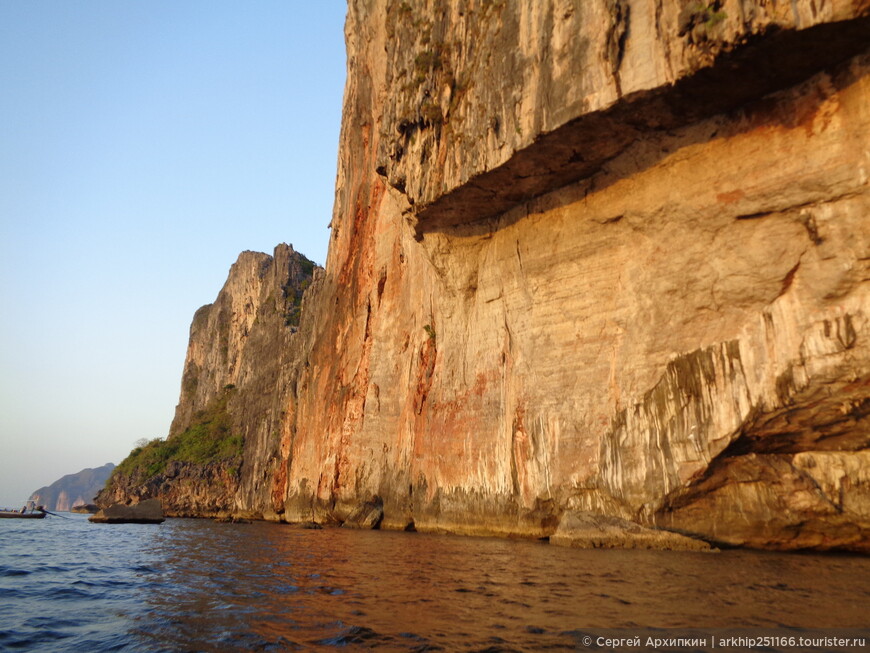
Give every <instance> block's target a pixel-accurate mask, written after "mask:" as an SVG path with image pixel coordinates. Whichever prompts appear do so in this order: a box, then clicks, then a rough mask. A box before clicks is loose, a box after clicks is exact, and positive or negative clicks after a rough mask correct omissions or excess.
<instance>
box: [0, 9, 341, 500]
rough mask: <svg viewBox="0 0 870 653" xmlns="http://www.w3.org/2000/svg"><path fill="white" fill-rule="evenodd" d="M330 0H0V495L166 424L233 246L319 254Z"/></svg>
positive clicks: (334, 85) (8, 496) (113, 457)
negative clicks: (286, 246) (194, 326)
mask: <svg viewBox="0 0 870 653" xmlns="http://www.w3.org/2000/svg"><path fill="white" fill-rule="evenodd" d="M345 13H346V6H345V3H344V2H342V1H341V0H329V1H328V2H316V3H315V2H302V1H299V2H295V1H290V0H245V1H244V2H239V1H232V2H230V1H228V0H185V1H184V2H179V1H178V0H147V1H145V0H124V1H119V0H87V1H85V0H80V1H76V0H0V306H2V317H0V343H2V344H0V448H2V450H0V506H2V505H11V506H16V505H21V504H22V502H23V501H24V500H25V499H26V498H27V496H29V494H30V493H31V492H32V491H33V490H36V489H37V488H39V487H40V486H43V485H47V484H49V483H51V482H53V481H55V480H57V479H58V478H60V477H61V476H63V475H65V474H70V473H75V472H78V471H79V470H81V469H83V468H85V467H97V466H100V465H103V464H104V463H106V462H114V463H118V462H120V460H121V459H122V458H123V457H124V456H126V454H127V453H128V452H129V451H130V449H131V448H132V447H133V446H134V443H135V441H136V440H138V439H139V438H143V437H146V438H153V437H157V436H165V435H166V432H167V431H168V429H169V423H170V421H171V419H172V415H173V412H174V408H175V404H176V403H177V401H178V392H179V387H180V381H181V370H182V365H183V362H184V354H185V349H186V346H187V335H188V328H189V325H190V320H191V318H192V317H193V313H194V311H195V310H196V309H197V308H198V307H199V306H201V305H203V304H207V303H209V302H211V301H213V300H214V298H215V296H216V295H217V293H218V291H219V290H220V288H221V286H222V284H223V282H224V280H225V279H226V275H227V271H228V269H229V267H230V265H231V264H232V263H233V261H234V260H235V259H236V256H237V255H238V254H239V252H241V251H242V250H246V249H252V250H257V251H266V252H270V253H271V251H272V249H273V248H274V246H275V245H276V244H278V243H280V242H287V243H292V244H293V245H294V247H295V248H296V250H297V251H300V252H302V253H304V254H306V255H307V256H308V257H309V258H311V259H314V260H315V261H317V262H318V263H321V264H322V263H323V262H324V261H325V258H326V246H327V243H328V239H329V230H328V228H327V225H328V224H329V220H330V217H331V211H332V203H333V198H334V185H335V171H336V160H337V147H338V132H339V126H340V119H341V99H342V92H343V88H344V79H345V51H344V32H343V26H344V16H345Z"/></svg>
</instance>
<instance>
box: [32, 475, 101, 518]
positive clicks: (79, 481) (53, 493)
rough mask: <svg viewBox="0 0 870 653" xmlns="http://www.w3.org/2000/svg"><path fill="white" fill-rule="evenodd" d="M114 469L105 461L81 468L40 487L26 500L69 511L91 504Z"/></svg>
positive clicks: (48, 507)
mask: <svg viewBox="0 0 870 653" xmlns="http://www.w3.org/2000/svg"><path fill="white" fill-rule="evenodd" d="M114 469H115V465H114V464H113V463H106V464H105V465H103V466H102V467H97V468H96V469H91V468H88V469H83V470H82V471H80V472H79V473H77V474H67V475H66V476H64V477H63V478H61V479H59V480H57V481H55V482H54V483H52V484H51V485H47V486H46V487H41V488H39V489H38V490H36V492H34V493H33V494H31V495H30V498H29V499H28V502H31V501H32V502H33V503H34V504H36V505H40V506H44V507H45V508H46V509H47V510H60V511H70V510H72V509H73V508H75V507H76V506H85V505H87V504H93V502H94V497H95V496H96V495H97V492H99V491H100V490H101V489H102V488H103V486H104V485H105V484H106V480H107V479H108V478H109V476H110V475H111V474H112V470H114Z"/></svg>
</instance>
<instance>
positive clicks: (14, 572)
mask: <svg viewBox="0 0 870 653" xmlns="http://www.w3.org/2000/svg"><path fill="white" fill-rule="evenodd" d="M32 573H33V572H32V571H29V570H27V569H0V577H3V578H11V577H15V576H29V575H30V574H32Z"/></svg>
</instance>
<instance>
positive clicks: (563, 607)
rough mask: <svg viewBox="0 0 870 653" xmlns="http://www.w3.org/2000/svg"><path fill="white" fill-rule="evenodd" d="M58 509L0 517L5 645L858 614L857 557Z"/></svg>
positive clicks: (826, 618)
mask: <svg viewBox="0 0 870 653" xmlns="http://www.w3.org/2000/svg"><path fill="white" fill-rule="evenodd" d="M67 516H68V517H69V518H68V519H59V518H51V517H49V518H47V519H45V520H42V521H35V520H0V649H2V650H27V651H112V650H130V651H254V650H297V649H301V650H325V649H333V648H345V649H349V650H354V649H357V648H377V649H383V650H446V651H453V650H493V651H495V650H542V649H547V650H586V648H585V647H584V646H582V645H581V640H582V636H583V633H586V632H590V629H610V630H613V631H614V632H620V631H619V629H631V628H637V627H653V628H659V629H684V628H734V627H758V628H762V629H764V628H771V629H773V628H779V627H782V626H785V627H798V628H803V629H808V628H861V629H865V630H866V629H867V628H868V626H870V616H868V615H870V609H868V606H870V583H868V581H870V559H868V558H864V557H857V556H818V555H784V554H782V555H781V554H772V553H754V552H745V551H728V552H723V553H719V554H702V553H683V552H681V553H673V552H648V551H583V550H574V549H563V548H559V547H555V546H549V545H547V544H543V543H536V542H526V541H511V540H499V539H488V538H461V537H451V536H436V535H423V534H415V533H391V532H377V531H369V532H359V531H345V530H341V529H327V530H322V531H310V530H298V529H294V528H291V527H288V526H281V525H276V524H264V523H255V524H218V523H214V522H211V521H207V520H184V519H178V520H168V521H167V522H165V523H164V524H162V525H160V526H144V525H134V524H130V525H118V526H111V525H98V524H90V523H89V522H87V519H86V517H85V516H82V515H67ZM663 632H665V633H666V632H667V631H666V630H665V631H663ZM868 643H870V640H868ZM824 649H825V647H820V649H819V650H824ZM669 650H672V649H669ZM766 650H777V649H776V647H774V648H773V649H771V648H768V649H766ZM782 650H789V648H787V647H785V648H783V649H782Z"/></svg>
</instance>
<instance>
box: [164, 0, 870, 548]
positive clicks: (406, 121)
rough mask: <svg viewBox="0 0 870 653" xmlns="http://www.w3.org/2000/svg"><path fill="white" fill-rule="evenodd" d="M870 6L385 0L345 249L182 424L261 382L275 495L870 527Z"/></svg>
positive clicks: (221, 325) (480, 515) (259, 425)
mask: <svg viewBox="0 0 870 653" xmlns="http://www.w3.org/2000/svg"><path fill="white" fill-rule="evenodd" d="M868 15H870V4H868V2H866V1H864V0H858V1H847V0H834V1H828V2H817V1H812V0H794V1H793V2H790V3H783V2H769V1H766V0H711V1H709V2H708V1H706V0H705V1H702V2H695V1H677V0H639V1H637V2H635V1H631V2H625V1H623V0H592V1H590V2H586V1H584V2H579V1H573V2H572V1H561V0H551V1H546V2H536V3H534V7H533V8H530V6H526V5H525V4H523V3H507V2H501V1H492V2H485V1H483V0H481V1H480V2H464V1H462V0H452V1H447V0H443V1H442V0H431V1H429V2H426V3H406V2H398V1H388V0H367V1H365V2H363V1H362V0H360V1H356V0H352V1H351V2H350V3H349V10H348V18H347V24H346V38H347V46H348V80H347V86H346V90H345V105H344V119H343V124H342V133H341V147H340V153H339V169H338V180H337V191H336V204H335V209H334V215H333V220H332V224H331V227H332V236H331V242H330V249H329V258H328V261H327V267H326V272H325V274H322V275H319V276H317V277H316V279H317V281H316V283H315V284H314V286H313V288H312V289H311V291H309V292H307V293H306V295H305V306H304V310H303V311H302V318H301V322H300V325H299V330H298V332H297V333H295V334H290V333H288V332H285V331H281V330H280V329H278V328H275V329H263V330H262V331H258V330H256V329H255V326H256V324H255V323H254V321H253V320H254V316H255V315H258V313H257V311H258V310H259V309H257V308H251V309H249V308H248V306H249V303H250V302H251V301H253V300H249V299H247V298H250V297H262V294H263V291H262V290H261V289H259V288H260V287H259V286H257V283H258V282H257V281H256V280H255V279H254V278H255V277H256V278H257V279H261V278H262V276H258V275H257V274H254V275H240V276H239V278H238V279H237V280H235V281H234V280H233V274H231V278H230V281H228V287H232V289H233V290H232V292H231V293H230V294H231V295H232V296H231V297H227V298H226V300H225V301H223V302H221V301H220V300H219V302H218V303H216V304H215V305H214V306H213V307H212V308H210V309H208V310H207V311H206V312H202V311H201V312H200V313H198V314H197V316H196V318H195V320H194V326H193V327H192V330H191V334H192V335H191V350H190V352H189V354H188V360H187V364H186V367H185V381H184V387H183V390H182V402H181V404H180V405H179V409H178V415H177V417H176V422H175V423H174V424H173V433H177V432H178V431H179V430H180V429H183V428H185V424H187V423H189V422H190V419H191V415H192V414H193V413H194V412H195V411H197V410H201V409H202V408H203V407H205V406H207V405H208V403H209V402H210V401H213V400H214V398H215V397H216V396H218V395H219V394H220V393H221V392H223V388H225V386H226V385H228V384H232V385H235V386H237V388H238V390H237V394H236V395H235V398H233V399H230V400H229V403H228V404H227V405H228V407H229V408H230V409H231V412H232V415H233V418H234V419H235V420H236V422H237V423H238V424H239V425H240V428H241V429H243V431H244V438H245V445H244V447H245V449H244V461H243V464H242V465H241V469H240V472H239V474H240V476H239V483H238V487H237V489H236V491H235V494H234V496H233V498H232V503H233V510H234V511H235V512H236V513H239V514H244V515H249V516H262V517H265V518H269V519H283V520H286V521H294V522H302V521H305V522H308V521H317V522H329V521H332V522H348V523H360V522H361V521H366V520H361V519H360V515H363V514H365V515H370V514H371V515H375V516H376V517H374V518H372V519H368V517H367V518H366V519H367V520H368V521H371V522H372V523H378V524H380V525H381V527H384V528H408V527H411V526H413V527H414V528H416V529H417V530H429V531H451V532H459V533H488V534H511V535H525V536H534V537H546V536H549V535H551V534H553V533H555V532H556V531H557V528H558V527H559V525H560V523H561V524H562V528H561V529H560V530H559V538H560V539H561V540H566V539H567V540H570V537H571V535H570V532H571V528H569V527H570V526H571V524H581V525H583V526H584V528H586V529H587V531H588V528H591V526H589V525H590V524H591V525H593V526H594V525H596V524H605V525H607V529H609V531H613V530H614V529H617V528H618V525H619V524H624V523H627V522H635V523H637V524H641V525H644V526H647V527H658V528H668V529H672V530H676V531H680V532H683V533H686V534H689V535H694V536H699V537H702V538H706V539H709V540H713V541H716V542H722V543H726V544H734V545H746V546H756V547H768V548H780V549H789V548H815V549H830V548H843V549H851V550H861V551H867V550H870V517H868V514H870V513H868V511H870V508H868V505H870V480H868V472H867V470H868V460H867V449H868V440H870V417H868V416H870V323H868V314H870V287H868V282H870V192H868V179H870V149H868V148H870V145H868V139H867V134H868V133H870V52H868V51H867V49H866V48H867V44H868V43H870V38H868V37H870V18H868ZM277 259H278V256H277V254H276V260H277ZM259 260H260V259H258V258H257V257H256V256H255V255H243V258H242V259H240V263H239V264H238V265H240V266H241V268H240V269H242V268H244V269H248V268H250V269H252V270H253V269H258V268H257V266H258V265H261V263H258V261H259ZM234 270H235V268H234ZM266 304H268V302H266V303H265V304H263V305H266ZM219 305H220V306H222V307H223V308H218V306H219ZM256 305H257V302H256V301H253V303H252V304H251V306H256ZM276 310H278V309H276ZM258 319H259V318H258ZM199 333H203V334H210V335H205V336H203V337H202V338H200V337H199V336H198V335H197V334H199ZM215 334H220V335H215ZM222 338H223V340H222ZM224 343H226V344H224ZM224 348H226V349H224ZM263 351H270V352H274V356H273V358H272V359H266V358H263V356H262V355H261V354H255V352H263ZM590 515H591V516H590ZM595 527H596V528H597V526H595ZM602 532H603V531H602ZM633 532H635V530H634V527H632V528H630V529H629V528H626V529H625V534H624V538H623V540H624V541H628V540H630V539H631V537H632V535H631V533H633ZM637 532H638V533H640V534H639V535H638V538H639V539H638V543H639V545H642V543H641V540H643V541H644V542H647V541H653V540H656V539H657V538H655V537H652V536H651V535H649V533H648V531H647V530H644V529H641V530H638V531H637ZM584 537H585V538H587V539H588V540H590V541H593V540H594V541H596V542H599V541H600V540H601V538H600V537H598V536H597V535H596V536H594V537H591V536H590V535H589V533H588V532H585V535H584ZM660 539H666V538H660ZM618 540H620V538H619V537H616V536H613V537H611V540H610V541H618Z"/></svg>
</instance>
